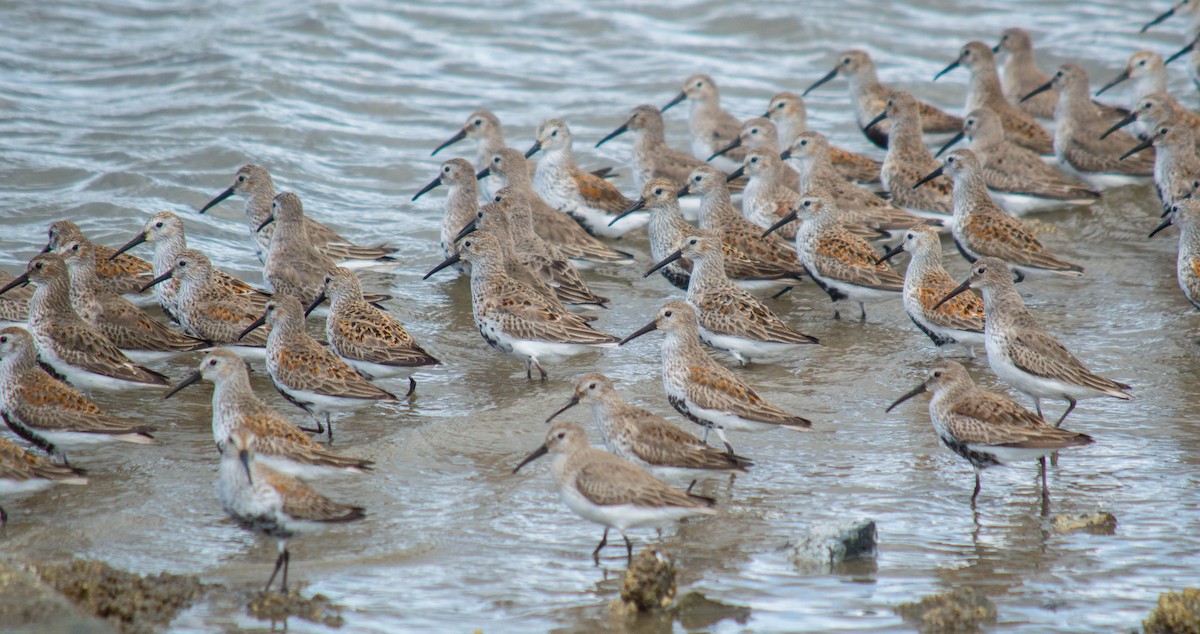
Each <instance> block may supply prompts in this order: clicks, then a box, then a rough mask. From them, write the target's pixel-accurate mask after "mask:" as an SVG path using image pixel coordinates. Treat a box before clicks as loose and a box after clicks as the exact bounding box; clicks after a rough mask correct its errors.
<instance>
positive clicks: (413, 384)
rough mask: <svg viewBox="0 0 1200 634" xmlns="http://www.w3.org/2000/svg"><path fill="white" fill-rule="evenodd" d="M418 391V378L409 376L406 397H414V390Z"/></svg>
mask: <svg viewBox="0 0 1200 634" xmlns="http://www.w3.org/2000/svg"><path fill="white" fill-rule="evenodd" d="M416 391H417V380H416V379H414V378H412V377H411V376H410V377H408V393H407V394H405V395H404V398H406V399H409V398H412V395H413V392H416Z"/></svg>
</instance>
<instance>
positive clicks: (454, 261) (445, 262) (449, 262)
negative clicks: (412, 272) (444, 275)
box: [421, 253, 462, 280]
mask: <svg viewBox="0 0 1200 634" xmlns="http://www.w3.org/2000/svg"><path fill="white" fill-rule="evenodd" d="M460 261H462V256H461V255H459V254H457V253H455V254H454V255H452V256H450V257H448V258H446V259H445V260H442V263H441V264H439V265H437V266H435V267H433V268H432V269H429V272H428V273H426V274H425V276H424V277H422V278H421V279H423V280H427V279H429V277H430V276H431V275H433V274H434V273H437V272H438V271H440V270H442V269H444V268H446V267H447V266H453V265H455V264H458V263H459V262H460Z"/></svg>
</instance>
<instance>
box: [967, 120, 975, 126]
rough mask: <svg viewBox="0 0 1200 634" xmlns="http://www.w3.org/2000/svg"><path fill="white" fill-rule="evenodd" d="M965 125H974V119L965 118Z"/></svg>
mask: <svg viewBox="0 0 1200 634" xmlns="http://www.w3.org/2000/svg"><path fill="white" fill-rule="evenodd" d="M967 125H975V120H974V119H967Z"/></svg>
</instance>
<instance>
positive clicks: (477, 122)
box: [475, 119, 483, 125]
mask: <svg viewBox="0 0 1200 634" xmlns="http://www.w3.org/2000/svg"><path fill="white" fill-rule="evenodd" d="M475 125H483V119H476V120H475Z"/></svg>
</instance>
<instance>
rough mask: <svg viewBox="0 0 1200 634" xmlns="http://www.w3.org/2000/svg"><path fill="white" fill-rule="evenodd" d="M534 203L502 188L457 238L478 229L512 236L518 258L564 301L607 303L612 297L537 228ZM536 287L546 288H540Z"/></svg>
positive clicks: (530, 199) (506, 188) (599, 304)
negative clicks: (589, 280) (597, 290)
mask: <svg viewBox="0 0 1200 634" xmlns="http://www.w3.org/2000/svg"><path fill="white" fill-rule="evenodd" d="M533 204H534V203H533V199H532V198H530V197H529V196H528V195H526V194H522V193H520V192H518V191H516V190H513V189H510V188H508V187H502V188H501V189H500V191H497V192H496V196H495V197H494V198H493V199H492V202H491V203H489V204H487V205H484V206H483V207H481V208H480V209H479V210H478V211H477V212H475V218H476V220H475V221H473V222H471V223H470V224H468V225H467V226H466V227H464V228H463V229H462V231H460V232H459V234H458V236H457V239H458V240H461V239H462V238H463V236H466V235H467V234H469V233H470V232H471V231H474V230H475V229H477V228H481V229H486V230H488V231H492V232H493V233H494V234H496V237H497V238H499V239H501V240H502V241H506V240H508V239H511V240H512V247H513V253H514V254H515V255H516V257H517V259H518V261H519V262H521V264H523V265H524V266H525V267H527V268H528V269H529V271H530V272H532V273H533V274H534V275H535V276H537V277H539V278H541V279H542V280H543V281H544V282H545V283H546V284H547V285H549V286H550V288H552V289H553V291H554V294H555V295H556V296H557V297H558V298H559V299H560V300H562V301H563V302H565V303H568V304H573V305H586V306H592V305H594V306H601V307H603V306H605V305H606V304H607V303H608V301H609V300H608V298H607V297H602V296H600V295H597V294H595V293H593V292H592V290H591V289H590V288H588V285H587V282H585V281H584V280H583V277H582V276H581V275H580V274H579V271H578V269H576V268H575V265H574V264H572V263H571V261H570V260H569V259H568V258H567V256H566V255H565V254H563V252H562V251H560V250H559V249H558V247H557V246H555V245H553V244H550V243H549V242H547V241H545V240H543V239H542V238H541V236H539V235H537V233H536V232H535V231H534V230H533V217H532V209H533ZM535 290H538V291H543V289H542V288H538V287H535Z"/></svg>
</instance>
